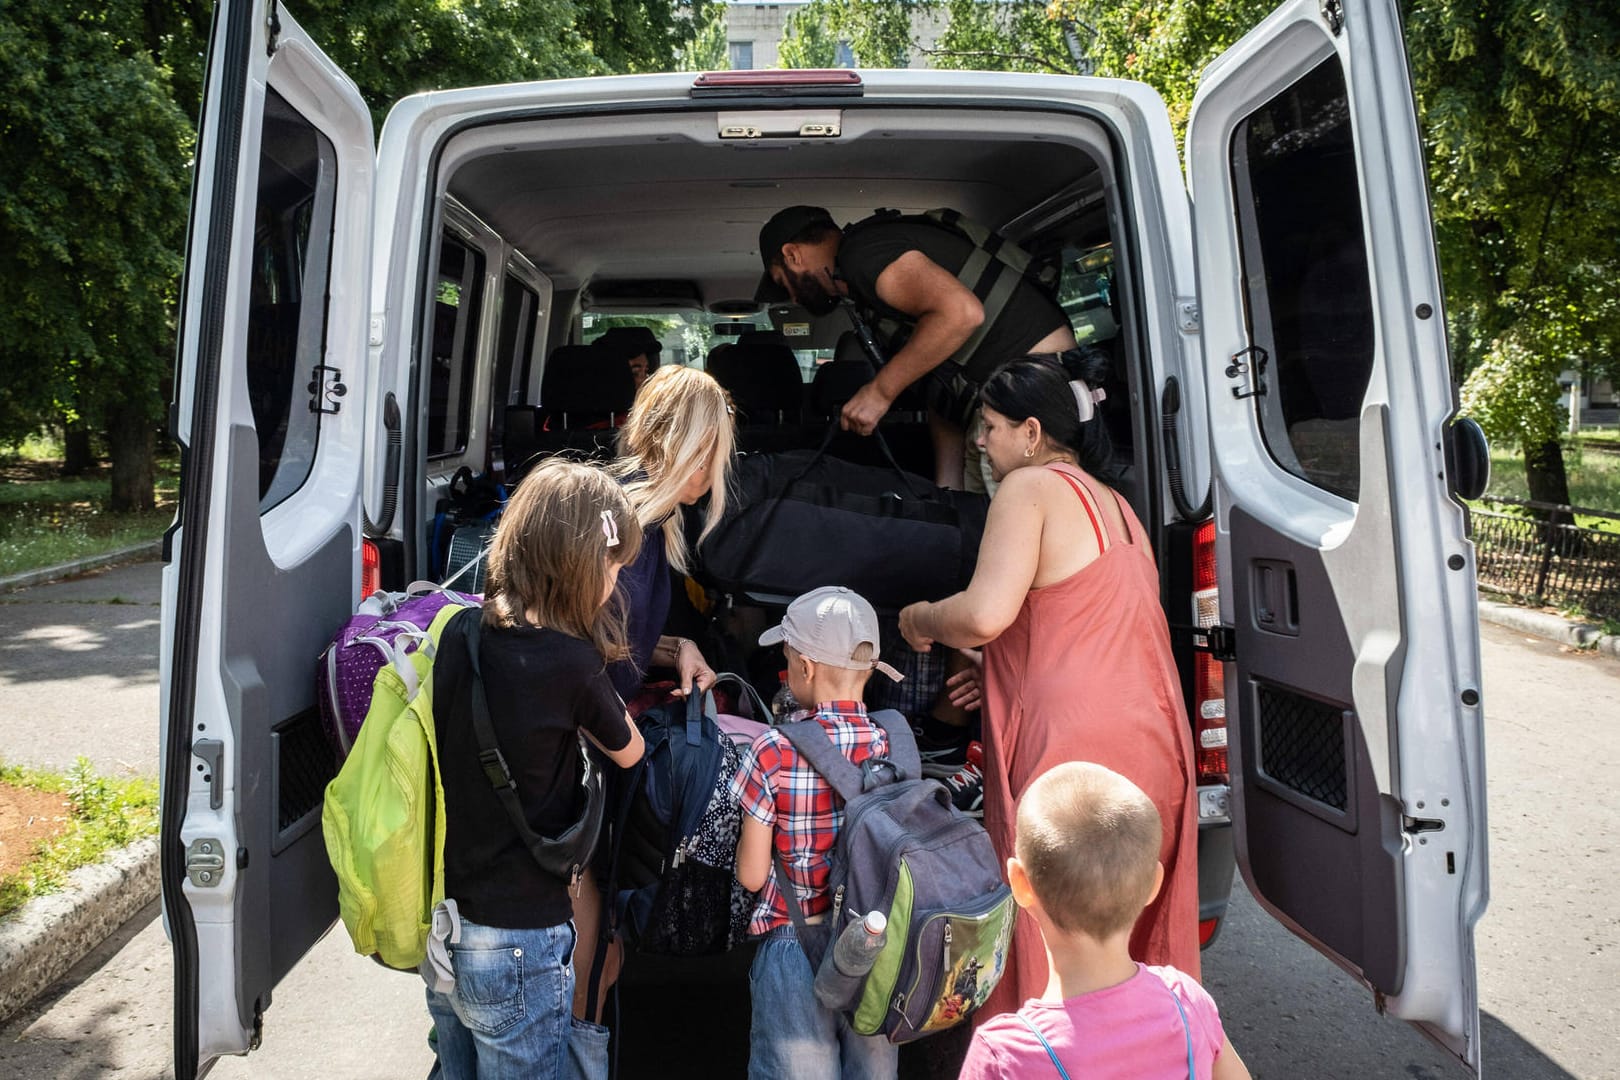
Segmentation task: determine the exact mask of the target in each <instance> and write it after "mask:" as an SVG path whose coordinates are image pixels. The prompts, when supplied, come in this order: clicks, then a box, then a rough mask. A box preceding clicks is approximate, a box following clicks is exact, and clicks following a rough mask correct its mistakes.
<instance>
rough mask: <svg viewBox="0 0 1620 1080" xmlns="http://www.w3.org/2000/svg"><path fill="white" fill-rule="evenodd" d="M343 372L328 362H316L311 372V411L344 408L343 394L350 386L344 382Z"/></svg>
mask: <svg viewBox="0 0 1620 1080" xmlns="http://www.w3.org/2000/svg"><path fill="white" fill-rule="evenodd" d="M342 378H343V372H341V371H339V370H338V369H337V368H335V367H329V366H327V365H326V364H316V365H315V366H314V368H312V369H311V370H310V373H309V411H310V412H313V413H335V412H338V411H340V410H341V409H342V408H343V401H342V398H343V395H344V394H347V393H348V392H349V388H348V387H347V386H344V385H343V383H342V381H341V380H342Z"/></svg>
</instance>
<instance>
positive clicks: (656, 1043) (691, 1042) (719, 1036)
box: [608, 947, 971, 1080]
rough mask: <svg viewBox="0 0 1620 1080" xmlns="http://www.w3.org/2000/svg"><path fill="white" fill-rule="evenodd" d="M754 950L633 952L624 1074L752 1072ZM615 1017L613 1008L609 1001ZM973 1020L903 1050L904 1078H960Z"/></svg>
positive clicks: (625, 1007)
mask: <svg viewBox="0 0 1620 1080" xmlns="http://www.w3.org/2000/svg"><path fill="white" fill-rule="evenodd" d="M753 958H754V950H753V948H752V947H744V948H741V949H737V950H734V951H732V952H730V953H726V954H724V955H722V956H702V957H675V956H638V955H633V956H630V957H628V958H627V960H626V963H625V972H624V977H623V978H622V979H621V980H620V982H619V1017H618V1023H617V1025H616V1027H617V1030H618V1032H619V1040H618V1041H619V1071H618V1076H619V1078H620V1080H653V1078H658V1080H688V1078H690V1080H714V1078H726V1077H745V1076H747V1075H748V1028H749V1025H750V1023H751V1022H752V1016H753V1010H752V1008H751V1006H750V1002H749V998H748V966H749V964H750V963H752V962H753ZM608 1018H609V1022H610V1023H612V1018H613V1006H612V1004H611V1003H610V1004H609V1006H608ZM970 1034H971V1033H970V1028H969V1025H965V1024H964V1025H960V1026H958V1027H956V1028H952V1029H951V1030H950V1031H946V1032H943V1033H941V1034H939V1035H935V1036H932V1037H930V1038H927V1039H923V1040H921V1041H920V1042H915V1043H911V1044H908V1045H906V1046H903V1047H901V1048H900V1080H955V1077H956V1075H957V1073H958V1072H959V1071H960V1070H961V1064H962V1057H963V1055H964V1054H966V1053H967V1044H968V1039H969V1038H970Z"/></svg>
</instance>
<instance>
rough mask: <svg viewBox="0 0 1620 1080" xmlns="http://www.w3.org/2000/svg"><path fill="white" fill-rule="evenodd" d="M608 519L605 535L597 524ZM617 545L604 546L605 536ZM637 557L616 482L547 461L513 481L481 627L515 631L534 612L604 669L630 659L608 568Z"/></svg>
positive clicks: (494, 548)
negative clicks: (590, 650)
mask: <svg viewBox="0 0 1620 1080" xmlns="http://www.w3.org/2000/svg"><path fill="white" fill-rule="evenodd" d="M604 513H606V514H607V515H609V517H610V518H611V520H612V526H611V528H610V527H608V526H607V525H606V523H605V521H604V519H603V516H602V515H603V514H604ZM610 533H611V534H612V535H613V536H617V537H618V541H619V542H618V543H617V544H613V545H612V546H609V544H608V541H609V539H610V535H609V534H610ZM640 550H641V525H640V523H639V522H637V521H636V517H635V514H634V513H632V512H631V510H630V501H629V500H628V499H627V498H625V494H624V490H623V489H622V488H621V487H620V486H619V483H618V481H616V480H614V479H613V477H611V476H609V475H608V474H607V472H606V471H605V470H603V469H601V468H599V467H597V466H594V465H586V464H584V463H583V462H578V461H569V460H567V459H564V458H552V459H550V460H549V461H543V462H541V463H540V464H539V465H537V466H535V467H534V468H533V469H531V470H529V472H527V473H525V474H524V476H523V479H522V480H521V481H519V483H518V486H517V490H515V491H513V492H512V497H511V498H510V499H508V500H507V502H506V509H505V510H504V511H503V512H502V514H501V521H500V524H499V525H497V526H496V527H495V537H494V539H493V540H491V541H490V545H489V561H488V574H487V580H486V582H485V595H484V625H486V626H491V627H497V626H502V627H504V626H514V625H516V624H517V623H519V622H520V621H526V616H524V612H527V611H530V610H532V611H533V612H534V613H535V616H536V618H537V619H538V622H539V624H540V625H541V626H548V627H550V628H552V629H553V630H560V631H562V632H563V633H565V634H569V635H571V636H573V637H577V638H583V639H584V640H586V641H589V642H590V643H591V644H592V645H594V646H595V647H596V651H597V652H599V653H601V654H602V659H603V660H604V661H612V660H622V659H624V658H625V657H627V656H629V655H630V650H629V648H628V647H627V646H626V644H625V637H626V633H625V613H624V611H623V610H621V605H620V604H619V602H618V594H617V593H616V594H615V596H614V597H613V598H611V599H610V600H609V601H608V602H607V603H606V604H604V603H602V594H603V593H604V592H605V591H606V590H607V582H608V563H609V562H614V563H617V564H619V565H620V566H623V565H624V564H625V563H628V562H630V561H631V560H632V559H634V558H635V557H636V553H637V552H638V551H640Z"/></svg>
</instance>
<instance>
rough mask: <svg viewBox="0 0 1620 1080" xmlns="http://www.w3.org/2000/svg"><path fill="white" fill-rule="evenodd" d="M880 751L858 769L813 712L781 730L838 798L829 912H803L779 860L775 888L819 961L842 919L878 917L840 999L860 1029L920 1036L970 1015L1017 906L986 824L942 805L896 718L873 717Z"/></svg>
mask: <svg viewBox="0 0 1620 1080" xmlns="http://www.w3.org/2000/svg"><path fill="white" fill-rule="evenodd" d="M871 719H872V721H873V722H874V723H876V724H877V725H878V726H879V727H881V728H882V729H883V730H884V732H885V733H887V735H888V737H889V753H888V756H887V757H883V758H869V759H867V760H866V761H865V762H863V763H862V764H861V765H859V766H857V765H854V764H852V763H851V762H850V760H849V758H847V757H845V756H844V754H843V753H842V752H841V751H840V750H839V749H838V747H837V746H836V745H835V744H834V743H833V741H832V740H831V739H830V738H828V737H827V733H826V731H825V730H823V728H822V727H821V725H820V724H819V723H817V722H816V721H815V720H813V719H812V720H801V721H799V722H798V723H793V724H786V725H783V727H782V734H783V735H784V736H786V737H787V740H788V741H789V742H790V743H792V744H793V748H794V749H795V750H797V751H798V752H799V754H800V755H801V756H802V757H803V758H804V759H805V761H806V762H808V763H809V765H810V766H811V768H813V769H815V770H816V772H817V773H819V774H820V775H821V776H822V778H823V779H825V780H826V781H827V783H828V784H830V785H831V786H832V789H833V790H834V791H836V792H837V793H838V795H839V797H840V798H841V799H842V800H843V802H844V825H843V828H841V829H840V830H839V832H838V838H837V840H836V841H835V843H834V846H833V861H832V876H831V878H830V879H829V881H828V888H829V889H830V890H831V891H832V909H831V910H830V911H829V912H828V913H827V918H826V919H825V920H824V921H823V922H822V923H821V924H820V925H818V926H810V925H808V924H807V923H806V922H805V921H804V912H803V910H802V909H801V908H800V907H799V902H798V897H797V896H796V895H795V893H794V891H793V888H792V886H790V885H787V878H786V874H785V872H784V870H783V868H782V864H781V861H780V858H778V860H777V863H776V867H777V874H778V885H779V886H784V887H783V888H782V895H783V898H784V899H785V900H786V901H787V908H788V914H789V915H790V916H791V917H792V919H793V925H794V928H795V930H796V932H797V933H798V937H799V943H800V944H801V945H802V946H803V947H804V951H805V955H806V956H808V957H809V958H810V965H811V967H812V968H815V967H818V966H819V965H820V963H821V962H822V959H823V957H824V956H826V955H827V954H828V953H829V952H830V951H831V949H832V944H833V942H835V941H836V940H837V938H838V935H839V934H841V933H842V932H843V930H844V927H845V926H846V925H848V924H849V922H850V920H851V919H859V918H861V917H862V916H864V915H865V914H866V913H867V912H869V911H873V910H876V911H881V912H883V913H884V914H885V915H886V916H888V939H887V941H886V942H885V943H884V946H883V949H882V951H881V952H880V953H879V954H878V958H877V962H876V963H875V964H874V965H873V967H872V970H871V971H870V972H869V973H868V974H867V976H866V979H865V980H864V981H863V982H862V983H861V984H860V986H859V988H858V989H857V990H856V991H855V992H854V993H853V994H852V995H851V997H850V999H849V1000H848V1001H847V1002H844V1003H843V1011H844V1014H845V1015H846V1016H847V1017H849V1021H850V1025H851V1027H853V1028H854V1030H855V1032H856V1033H857V1034H860V1035H883V1036H885V1037H886V1038H888V1040H889V1041H890V1042H895V1043H903V1042H910V1041H911V1040H913V1039H920V1038H922V1037H923V1036H925V1035H931V1034H933V1033H934V1032H936V1031H942V1030H944V1029H945V1028H948V1027H952V1026H954V1025H956V1024H958V1023H960V1022H961V1021H963V1020H965V1019H966V1018H967V1017H969V1016H971V1015H972V1014H973V1011H974V1010H975V1009H977V1008H978V1007H979V1006H980V1005H983V1004H984V1001H985V999H986V998H988V997H989V996H990V991H991V990H993V989H995V985H996V983H997V982H998V981H999V980H1000V979H1001V974H1002V972H1003V971H1004V970H1006V966H1007V950H1008V948H1009V947H1010V944H1011V941H1012V930H1013V921H1014V919H1015V918H1016V917H1017V907H1016V906H1015V905H1014V903H1013V898H1012V890H1011V889H1009V888H1008V887H1007V884H1006V882H1005V881H1003V880H1002V876H1001V860H1000V859H998V858H997V857H996V853H995V850H994V849H993V848H992V847H991V845H990V834H989V833H987V832H985V831H984V826H982V825H980V824H979V823H978V822H977V821H975V820H974V819H972V818H970V817H968V816H967V815H965V814H963V813H962V812H961V811H960V810H958V809H956V808H955V807H954V806H952V805H951V797H950V793H949V792H948V791H946V789H945V787H944V785H943V784H941V783H940V782H939V781H937V780H925V779H923V778H922V762H921V760H920V759H919V757H918V756H917V743H916V740H915V738H913V736H912V734H911V727H910V725H909V724H908V723H907V722H906V719H905V717H904V716H902V715H901V714H900V713H897V712H894V711H892V710H888V711H884V712H878V713H874V714H872V717H871Z"/></svg>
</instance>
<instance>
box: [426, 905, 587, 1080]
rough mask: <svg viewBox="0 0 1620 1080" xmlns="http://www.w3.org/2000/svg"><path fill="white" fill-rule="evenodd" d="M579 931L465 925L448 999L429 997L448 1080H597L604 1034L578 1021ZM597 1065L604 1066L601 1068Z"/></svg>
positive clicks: (454, 949) (569, 926)
mask: <svg viewBox="0 0 1620 1080" xmlns="http://www.w3.org/2000/svg"><path fill="white" fill-rule="evenodd" d="M573 953H574V924H573V923H572V922H565V923H562V924H560V925H558V926H550V927H546V928H545V929H542V930H503V929H500V928H498V927H491V926H480V925H478V924H477V923H472V922H468V921H467V920H466V919H462V920H461V940H460V942H458V943H456V944H455V945H452V946H451V947H450V964H451V968H452V970H454V972H455V976H456V986H455V989H454V990H453V991H452V992H451V993H449V994H440V993H436V992H434V991H433V990H429V991H428V992H427V1004H428V1012H429V1013H431V1014H432V1016H433V1026H434V1033H435V1044H436V1045H435V1049H436V1051H437V1054H438V1065H437V1067H436V1068H435V1070H434V1075H435V1076H442V1077H443V1078H444V1080H501V1078H506V1077H523V1078H525V1080H579V1078H583V1080H595V1078H597V1077H601V1076H605V1075H606V1072H607V1052H606V1051H607V1039H606V1032H605V1029H601V1028H595V1027H594V1026H593V1025H587V1024H582V1023H580V1022H579V1021H576V1020H575V1019H574V1018H573V1013H572V1009H573V1001H574V968H573ZM598 1060H599V1064H598Z"/></svg>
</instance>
